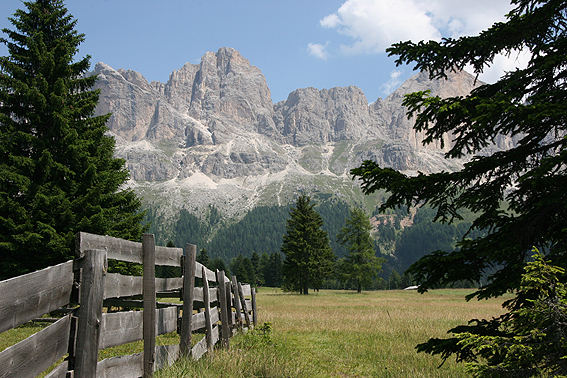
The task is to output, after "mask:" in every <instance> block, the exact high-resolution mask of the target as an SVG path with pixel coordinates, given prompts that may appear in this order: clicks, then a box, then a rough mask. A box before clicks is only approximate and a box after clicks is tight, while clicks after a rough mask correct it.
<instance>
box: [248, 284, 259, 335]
mask: <svg viewBox="0 0 567 378" xmlns="http://www.w3.org/2000/svg"><path fill="white" fill-rule="evenodd" d="M250 294H251V295H252V323H253V324H254V328H256V324H257V323H258V315H257V314H256V311H257V307H256V289H255V288H253V287H251V288H250Z"/></svg>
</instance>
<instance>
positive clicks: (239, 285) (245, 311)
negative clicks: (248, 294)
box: [238, 282, 250, 328]
mask: <svg viewBox="0 0 567 378" xmlns="http://www.w3.org/2000/svg"><path fill="white" fill-rule="evenodd" d="M238 294H239V295H240V304H241V305H242V312H243V313H244V320H246V327H248V328H250V316H249V315H248V306H247V305H246V300H245V299H244V292H243V290H242V284H241V283H240V282H239V283H238Z"/></svg>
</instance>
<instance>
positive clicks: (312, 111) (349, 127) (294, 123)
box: [275, 86, 379, 146]
mask: <svg viewBox="0 0 567 378" xmlns="http://www.w3.org/2000/svg"><path fill="white" fill-rule="evenodd" d="M275 112H276V118H275V119H276V125H277V126H278V129H279V130H280V132H281V133H282V135H283V137H284V138H285V141H286V142H287V143H289V144H292V145H296V146H304V145H308V144H321V143H329V142H338V141H342V140H358V139H360V138H362V137H368V136H372V137H376V136H378V134H379V127H377V126H379V120H378V119H373V118H372V117H371V114H370V109H369V107H368V100H367V99H366V96H365V95H364V93H362V91H361V90H360V89H359V88H357V87H353V86H350V87H346V88H332V89H328V90H327V89H323V90H317V89H315V88H304V89H297V90H295V91H293V92H291V93H290V94H289V96H288V98H287V100H286V101H284V102H280V103H278V104H276V106H275Z"/></svg>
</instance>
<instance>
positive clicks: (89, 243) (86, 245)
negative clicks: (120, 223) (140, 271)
mask: <svg viewBox="0 0 567 378" xmlns="http://www.w3.org/2000/svg"><path fill="white" fill-rule="evenodd" d="M76 248H77V251H76V253H77V257H82V256H83V255H84V252H85V251H86V250H88V249H104V250H106V252H107V258H109V259H114V260H121V261H128V262H134V263H138V264H141V263H142V243H138V242H133V241H129V240H124V239H119V238H115V237H112V236H102V235H95V234H89V233H86V232H79V233H78V234H77V239H76Z"/></svg>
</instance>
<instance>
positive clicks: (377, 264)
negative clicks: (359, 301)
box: [337, 208, 383, 293]
mask: <svg viewBox="0 0 567 378" xmlns="http://www.w3.org/2000/svg"><path fill="white" fill-rule="evenodd" d="M371 230H372V225H371V224H370V220H369V219H368V217H367V216H366V214H365V213H364V210H362V209H358V208H355V209H352V210H351V212H350V217H349V218H348V219H347V221H346V225H345V226H344V227H343V228H342V229H341V231H340V232H339V234H338V235H337V240H338V242H339V243H341V244H342V245H344V246H345V247H347V248H348V254H347V256H346V257H344V258H343V259H341V263H339V267H340V270H341V273H342V276H343V277H345V278H346V280H347V281H352V282H354V283H355V285H356V291H357V292H358V293H361V292H362V288H363V287H367V286H368V285H370V284H371V283H372V279H373V278H374V277H375V276H376V275H377V274H378V272H379V271H380V269H381V268H382V262H383V259H381V258H379V257H376V251H375V250H374V243H373V241H372V237H371V236H370V231H371Z"/></svg>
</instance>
